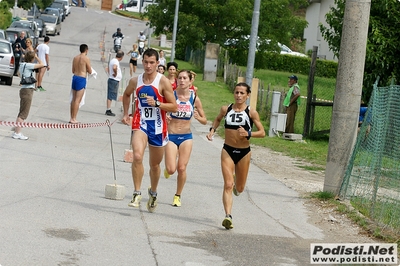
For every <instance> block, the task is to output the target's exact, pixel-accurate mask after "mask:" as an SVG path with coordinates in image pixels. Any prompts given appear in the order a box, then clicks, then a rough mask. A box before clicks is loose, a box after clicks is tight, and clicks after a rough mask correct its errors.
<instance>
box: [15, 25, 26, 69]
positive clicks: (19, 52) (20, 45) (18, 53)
mask: <svg viewBox="0 0 400 266" xmlns="http://www.w3.org/2000/svg"><path fill="white" fill-rule="evenodd" d="M25 49H26V37H25V31H21V33H20V35H19V37H18V38H17V39H16V40H15V43H14V56H15V69H14V76H18V69H19V63H20V62H22V61H23V60H22V56H23V54H25Z"/></svg>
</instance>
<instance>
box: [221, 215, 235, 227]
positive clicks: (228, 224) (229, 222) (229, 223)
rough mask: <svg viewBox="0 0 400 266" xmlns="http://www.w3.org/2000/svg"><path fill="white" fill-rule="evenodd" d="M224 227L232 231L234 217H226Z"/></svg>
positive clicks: (223, 222)
mask: <svg viewBox="0 0 400 266" xmlns="http://www.w3.org/2000/svg"><path fill="white" fill-rule="evenodd" d="M222 226H223V227H225V228H226V229H228V230H229V229H232V228H233V224H232V216H230V215H229V216H226V217H225V219H224V220H223V221H222Z"/></svg>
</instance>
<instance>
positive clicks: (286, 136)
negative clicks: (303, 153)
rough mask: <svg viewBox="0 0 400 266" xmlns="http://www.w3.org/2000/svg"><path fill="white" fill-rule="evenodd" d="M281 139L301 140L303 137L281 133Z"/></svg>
mask: <svg viewBox="0 0 400 266" xmlns="http://www.w3.org/2000/svg"><path fill="white" fill-rule="evenodd" d="M282 138H283V139H287V140H302V139H303V135H301V134H293V133H283V135H282Z"/></svg>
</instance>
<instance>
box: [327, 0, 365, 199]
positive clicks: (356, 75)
mask: <svg viewBox="0 0 400 266" xmlns="http://www.w3.org/2000/svg"><path fill="white" fill-rule="evenodd" d="M370 9H371V0H347V1H346V6H345V11H344V18H343V30H342V39H341V43H340V52H339V65H338V72H337V78H336V91H335V100H334V103H333V112H332V122H331V132H330V136H329V150H328V159H327V163H326V170H325V180H324V191H329V192H333V193H335V194H336V195H337V194H338V193H339V191H340V186H341V185H342V182H343V177H344V174H345V172H346V168H347V164H348V162H349V159H350V156H351V152H352V150H353V146H354V143H355V139H356V134H357V122H358V115H359V112H360V101H361V92H362V84H363V76H364V65H365V55H366V47H367V37H368V24H369V14H370Z"/></svg>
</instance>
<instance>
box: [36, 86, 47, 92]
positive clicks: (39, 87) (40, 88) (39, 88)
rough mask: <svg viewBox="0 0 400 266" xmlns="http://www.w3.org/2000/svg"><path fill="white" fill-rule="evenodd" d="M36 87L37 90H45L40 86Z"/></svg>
mask: <svg viewBox="0 0 400 266" xmlns="http://www.w3.org/2000/svg"><path fill="white" fill-rule="evenodd" d="M37 89H38V91H46V90H45V89H43V87H42V86H38V87H37Z"/></svg>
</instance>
